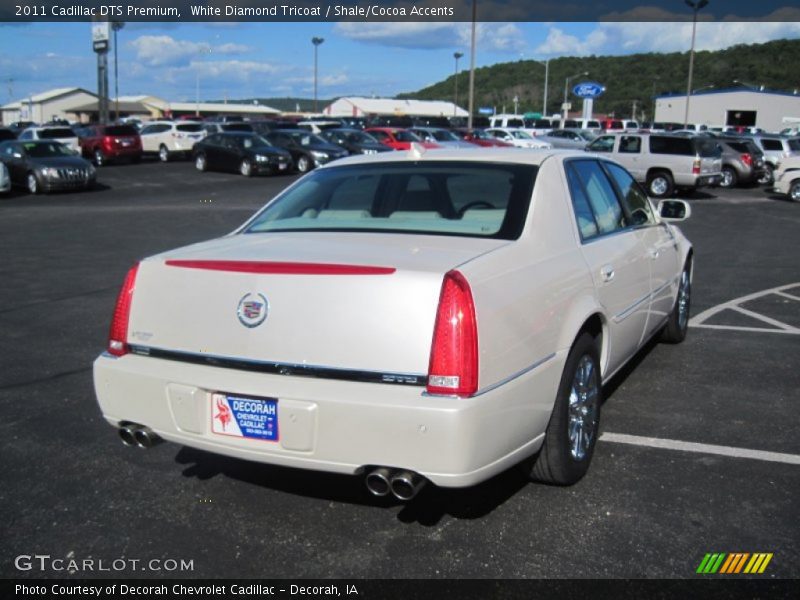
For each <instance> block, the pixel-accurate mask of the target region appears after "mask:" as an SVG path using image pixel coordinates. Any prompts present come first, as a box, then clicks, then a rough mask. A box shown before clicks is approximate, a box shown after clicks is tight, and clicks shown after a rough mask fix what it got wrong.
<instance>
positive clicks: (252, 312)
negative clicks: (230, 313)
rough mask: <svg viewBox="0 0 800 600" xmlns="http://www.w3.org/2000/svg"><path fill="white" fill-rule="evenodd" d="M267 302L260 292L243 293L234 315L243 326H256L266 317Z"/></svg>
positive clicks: (267, 311) (267, 310)
mask: <svg viewBox="0 0 800 600" xmlns="http://www.w3.org/2000/svg"><path fill="white" fill-rule="evenodd" d="M267 313H269V302H267V299H266V298H265V297H264V296H263V295H262V294H253V293H250V294H245V295H244V296H243V297H242V299H241V300H239V308H237V309H236V316H237V317H239V322H240V323H241V324H242V325H244V326H245V327H258V326H259V325H261V324H262V323H263V322H264V320H265V319H266V318H267Z"/></svg>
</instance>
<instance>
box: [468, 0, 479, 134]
mask: <svg viewBox="0 0 800 600" xmlns="http://www.w3.org/2000/svg"><path fill="white" fill-rule="evenodd" d="M477 2H478V0H472V34H471V36H470V48H469V114H468V115H467V127H469V128H470V129H472V113H473V112H474V111H475V27H476V22H477V17H478V5H477Z"/></svg>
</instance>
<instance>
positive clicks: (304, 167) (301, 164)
mask: <svg viewBox="0 0 800 600" xmlns="http://www.w3.org/2000/svg"><path fill="white" fill-rule="evenodd" d="M310 168H311V161H310V160H309V159H308V157H307V156H301V157H300V158H298V159H297V171H298V172H299V173H307V172H308V171H309V170H310Z"/></svg>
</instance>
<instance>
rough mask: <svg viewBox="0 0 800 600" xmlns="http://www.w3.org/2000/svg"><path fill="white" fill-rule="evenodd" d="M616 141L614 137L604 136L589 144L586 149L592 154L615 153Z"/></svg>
mask: <svg viewBox="0 0 800 600" xmlns="http://www.w3.org/2000/svg"><path fill="white" fill-rule="evenodd" d="M614 140H615V138H614V136H613V135H604V136H601V137H599V138H597V139H596V140H595V141H593V142H592V143H591V144H589V145H588V146H587V147H586V149H587V150H589V151H590V152H613V151H614Z"/></svg>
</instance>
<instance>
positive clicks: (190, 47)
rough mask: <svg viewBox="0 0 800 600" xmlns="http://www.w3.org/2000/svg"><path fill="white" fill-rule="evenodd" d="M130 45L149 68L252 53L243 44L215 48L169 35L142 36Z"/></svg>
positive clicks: (228, 44)
mask: <svg viewBox="0 0 800 600" xmlns="http://www.w3.org/2000/svg"><path fill="white" fill-rule="evenodd" d="M128 45H129V46H130V47H132V48H133V49H134V50H135V51H136V58H137V60H139V61H140V62H142V63H143V64H145V65H146V66H148V67H163V66H179V65H185V64H187V63H189V62H191V61H192V59H196V58H197V57H198V56H207V55H214V54H221V55H225V56H228V55H235V54H246V53H247V52H250V51H252V48H250V47H249V46H245V45H243V44H234V43H225V44H219V45H216V46H214V45H212V44H210V43H208V42H190V41H188V40H176V39H175V38H173V37H171V36H168V35H142V36H140V37H138V38H136V39H135V40H133V41H131V42H129V43H128Z"/></svg>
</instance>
